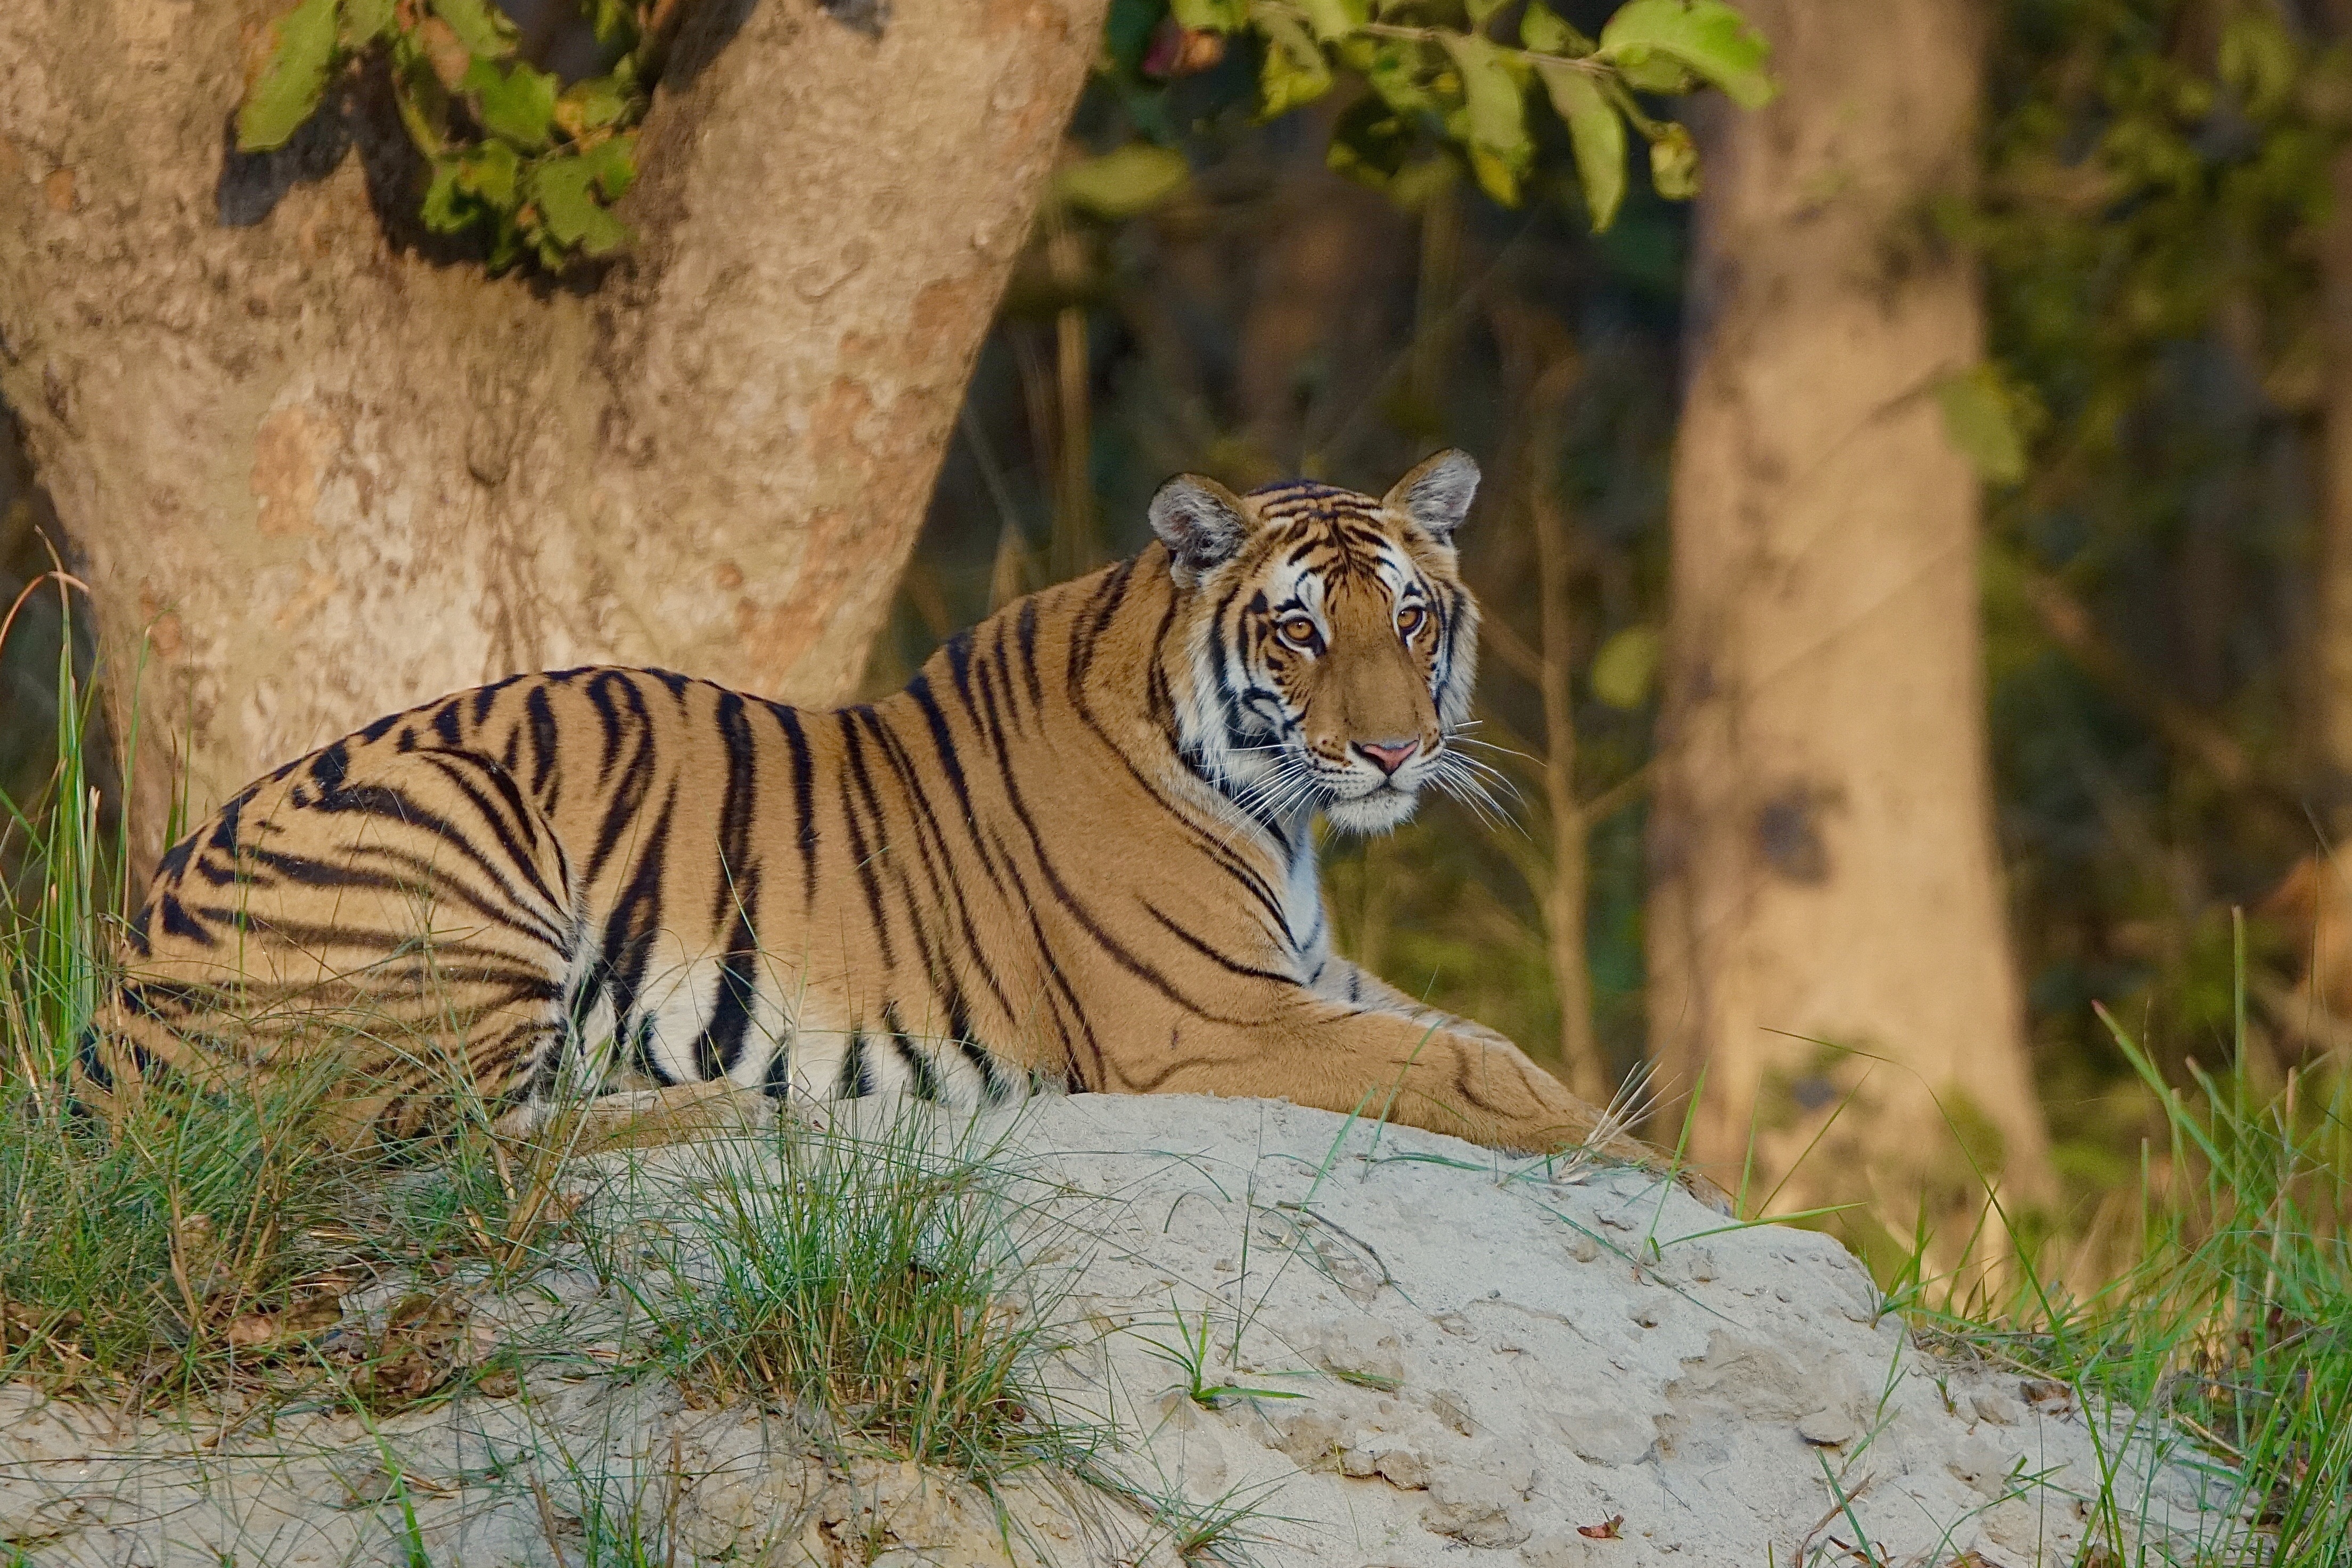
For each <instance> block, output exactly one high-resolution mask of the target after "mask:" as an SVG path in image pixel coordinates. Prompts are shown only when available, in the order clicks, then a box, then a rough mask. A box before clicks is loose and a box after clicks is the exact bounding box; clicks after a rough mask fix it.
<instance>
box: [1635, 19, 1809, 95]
mask: <svg viewBox="0 0 2352 1568" xmlns="http://www.w3.org/2000/svg"><path fill="white" fill-rule="evenodd" d="M1769 54H1770V48H1769V46H1768V45H1767V44H1766V43H1765V42H1764V38H1763V35H1761V34H1759V33H1758V32H1757V31H1756V29H1755V28H1753V27H1751V26H1748V18H1747V17H1745V16H1741V15H1740V14H1739V12H1738V9H1737V8H1736V7H1734V6H1733V5H1730V4H1728V0H1627V4H1625V5H1622V6H1621V7H1619V8H1618V10H1617V13H1616V15H1614V16H1611V17H1610V18H1609V21H1608V23H1607V24H1606V25H1605V26H1602V28H1601V56H1602V57H1604V58H1606V59H1607V60H1608V61H1609V62H1610V63H1611V64H1612V65H1615V66H1618V67H1619V68H1622V69H1623V70H1624V72H1625V78H1626V80H1628V81H1630V82H1632V83H1633V85H1634V86H1635V87H1639V88H1643V89H1648V88H1649V87H1650V83H1649V82H1648V81H1645V80H1641V79H1637V77H1638V75H1639V74H1640V73H1643V71H1645V70H1646V69H1648V68H1652V67H1654V63H1655V62H1656V61H1658V60H1660V59H1661V58H1663V59H1664V60H1666V61H1671V62H1672V63H1673V64H1674V65H1675V66H1677V67H1684V68H1688V69H1690V70H1692V71H1694V72H1696V74H1698V75H1699V76H1701V77H1703V78H1706V80H1708V81H1710V82H1712V83H1714V84H1715V85H1716V86H1717V87H1718V88H1721V89H1723V91H1724V95H1725V96H1726V97H1727V98H1729V99H1731V100H1732V101H1733V102H1734V103H1736V104H1738V105H1739V107H1740V108H1742V109H1761V108H1762V107H1763V106H1764V105H1766V104H1768V103H1769V102H1771V101H1772V95H1773V94H1774V93H1775V92H1777V91H1779V90H1780V89H1779V87H1778V85H1777V84H1776V83H1774V81H1773V80H1772V78H1771V76H1770V75H1769V73H1768V72H1767V71H1766V70H1765V68H1764V62H1765V60H1766V59H1767V57H1769Z"/></svg>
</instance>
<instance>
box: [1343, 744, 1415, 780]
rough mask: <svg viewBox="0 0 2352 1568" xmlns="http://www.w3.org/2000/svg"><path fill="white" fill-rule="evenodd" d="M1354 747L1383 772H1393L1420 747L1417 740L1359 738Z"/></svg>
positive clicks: (1408, 760) (1410, 758)
mask: <svg viewBox="0 0 2352 1568" xmlns="http://www.w3.org/2000/svg"><path fill="white" fill-rule="evenodd" d="M1356 749H1357V750H1359V751H1360V752H1362V753H1363V754H1364V755H1365V756H1367V757H1369V758H1371V759H1372V766H1373V767H1375V768H1379V769H1380V770H1381V772H1383V773H1393V772H1395V771H1396V770H1397V769H1398V768H1402V767H1403V766H1404V765H1405V764H1406V763H1408V762H1410V761H1412V757H1413V753H1414V752H1416V751H1419V750H1420V749H1421V742H1419V741H1418V740H1360V741H1358V742H1356Z"/></svg>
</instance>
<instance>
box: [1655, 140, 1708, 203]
mask: <svg viewBox="0 0 2352 1568" xmlns="http://www.w3.org/2000/svg"><path fill="white" fill-rule="evenodd" d="M1650 183H1651V184H1652V185H1653V186H1654V187H1656V189H1657V193H1658V194H1660V195H1662V196H1664V197H1665V199H1666V200H1668V201H1670V202H1687V201H1689V200H1690V199H1691V198H1692V197H1693V196H1696V195H1697V194H1698V148H1697V146H1696V144H1695V143H1694V142H1693V141H1691V134H1690V132H1689V131H1685V130H1684V129H1683V128H1682V127H1681V126H1679V125H1677V124H1675V122H1674V121H1673V120H1667V121H1666V122H1665V123H1664V125H1662V126H1660V127H1658V130H1657V133H1656V134H1655V135H1654V136H1652V137H1651V138H1650Z"/></svg>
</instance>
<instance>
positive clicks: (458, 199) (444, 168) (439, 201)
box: [421, 155, 478, 235]
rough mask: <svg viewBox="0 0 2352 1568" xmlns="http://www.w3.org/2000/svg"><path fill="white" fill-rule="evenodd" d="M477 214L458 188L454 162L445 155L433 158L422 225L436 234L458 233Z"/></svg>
mask: <svg viewBox="0 0 2352 1568" xmlns="http://www.w3.org/2000/svg"><path fill="white" fill-rule="evenodd" d="M421 215H422V216H423V217H424V219H425V227H426V228H429V229H431V230H433V231H434V232H435V233H436V234H445V235H446V234H457V233H458V232H459V231H461V230H463V229H465V228H466V227H467V225H471V224H472V223H473V221H474V219H475V217H476V216H477V215H478V209H477V208H476V207H475V206H474V204H473V203H472V202H470V201H469V200H467V196H466V193H465V192H464V191H463V190H462V189H460V188H459V186H458V183H457V159H455V158H453V157H448V156H446V155H445V156H442V157H439V158H436V159H434V160H433V183H431V184H430V185H428V186H426V187H425V205H424V207H423V208H422V209H421Z"/></svg>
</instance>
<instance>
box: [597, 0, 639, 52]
mask: <svg viewBox="0 0 2352 1568" xmlns="http://www.w3.org/2000/svg"><path fill="white" fill-rule="evenodd" d="M588 25H589V26H591V27H592V28H593V29H594V30H595V34H596V41H597V42H598V43H600V44H602V45H604V47H606V48H608V49H615V48H617V49H634V48H635V47H637V8H636V6H635V5H632V4H631V3H630V0H595V3H594V5H593V6H591V7H590V10H589V21H588Z"/></svg>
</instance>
